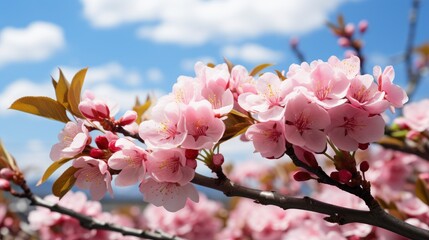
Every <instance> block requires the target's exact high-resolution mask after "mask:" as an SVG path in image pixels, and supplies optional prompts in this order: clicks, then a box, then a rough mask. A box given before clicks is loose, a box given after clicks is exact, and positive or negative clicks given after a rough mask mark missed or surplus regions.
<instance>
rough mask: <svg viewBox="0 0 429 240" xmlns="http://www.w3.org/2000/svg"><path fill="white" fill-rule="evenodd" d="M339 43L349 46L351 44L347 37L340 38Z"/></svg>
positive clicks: (342, 45)
mask: <svg viewBox="0 0 429 240" xmlns="http://www.w3.org/2000/svg"><path fill="white" fill-rule="evenodd" d="M338 45H340V46H341V47H349V46H350V40H349V39H348V38H345V37H340V38H338Z"/></svg>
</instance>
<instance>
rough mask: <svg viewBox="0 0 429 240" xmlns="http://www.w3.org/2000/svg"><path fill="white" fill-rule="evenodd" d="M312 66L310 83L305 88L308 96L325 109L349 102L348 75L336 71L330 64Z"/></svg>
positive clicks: (323, 63) (322, 63) (321, 63)
mask: <svg viewBox="0 0 429 240" xmlns="http://www.w3.org/2000/svg"><path fill="white" fill-rule="evenodd" d="M314 65H316V66H312V72H311V74H310V82H309V83H307V84H305V85H304V86H305V87H306V88H307V89H308V93H309V94H308V96H309V97H310V98H311V100H313V101H314V102H316V103H317V104H319V105H320V106H322V107H324V108H327V109H329V108H333V107H336V106H339V105H341V104H343V103H345V102H346V101H347V99H345V96H346V94H347V90H348V88H349V85H350V81H349V79H347V75H346V74H344V73H343V72H342V71H336V69H334V68H333V67H332V66H331V65H330V64H328V63H325V62H320V63H318V64H314Z"/></svg>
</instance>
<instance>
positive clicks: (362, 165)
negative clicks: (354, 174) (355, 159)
mask: <svg viewBox="0 0 429 240" xmlns="http://www.w3.org/2000/svg"><path fill="white" fill-rule="evenodd" d="M359 169H360V171H361V172H366V171H368V169H369V163H368V162H367V161H363V162H361V163H360V165H359Z"/></svg>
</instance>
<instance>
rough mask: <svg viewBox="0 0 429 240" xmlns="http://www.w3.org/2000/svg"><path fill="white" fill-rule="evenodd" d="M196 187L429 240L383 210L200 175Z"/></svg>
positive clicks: (411, 226)
mask: <svg viewBox="0 0 429 240" xmlns="http://www.w3.org/2000/svg"><path fill="white" fill-rule="evenodd" d="M192 182H193V183H194V184H198V185H201V186H204V187H208V188H212V189H216V190H218V191H221V192H223V193H224V194H225V195H226V196H228V197H232V196H236V197H244V198H249V199H253V200H255V202H257V203H260V204H264V205H274V206H278V207H281V208H283V209H285V210H287V209H301V210H306V211H311V212H317V213H322V214H326V215H329V216H328V217H327V218H325V219H326V220H327V221H330V222H336V223H338V224H347V223H365V224H369V225H373V226H377V227H380V228H384V229H387V230H389V231H392V232H395V233H397V234H399V235H402V236H404V237H407V238H410V239H429V231H426V230H423V229H420V228H418V227H415V226H413V225H410V224H408V223H406V222H403V221H401V220H399V219H397V218H395V217H393V216H391V215H389V214H388V213H386V212H385V211H384V210H383V209H382V208H381V207H380V208H374V209H372V210H370V211H362V210H355V209H350V208H344V207H340V206H336V205H332V204H328V203H324V202H321V201H318V200H315V199H312V198H310V197H303V198H297V197H290V196H286V195H282V194H278V193H276V192H272V191H262V190H257V189H252V188H247V187H244V186H241V185H238V184H235V183H233V182H231V181H230V180H229V179H225V180H223V181H219V179H215V178H209V177H205V176H202V175H200V174H196V175H195V177H194V179H193V180H192Z"/></svg>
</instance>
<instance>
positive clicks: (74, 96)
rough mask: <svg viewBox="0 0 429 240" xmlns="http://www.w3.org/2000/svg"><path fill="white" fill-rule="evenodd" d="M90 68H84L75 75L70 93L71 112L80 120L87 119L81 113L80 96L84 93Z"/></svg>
mask: <svg viewBox="0 0 429 240" xmlns="http://www.w3.org/2000/svg"><path fill="white" fill-rule="evenodd" d="M87 70H88V68H84V69H82V70H80V71H79V72H77V73H76V75H74V77H73V80H72V82H71V85H70V88H69V91H68V103H69V105H70V106H69V110H70V112H71V113H72V114H73V115H75V116H76V117H79V118H85V117H84V116H83V115H82V113H81V112H80V111H79V108H78V106H79V103H80V95H81V92H82V85H83V82H84V80H85V75H86V72H87Z"/></svg>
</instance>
